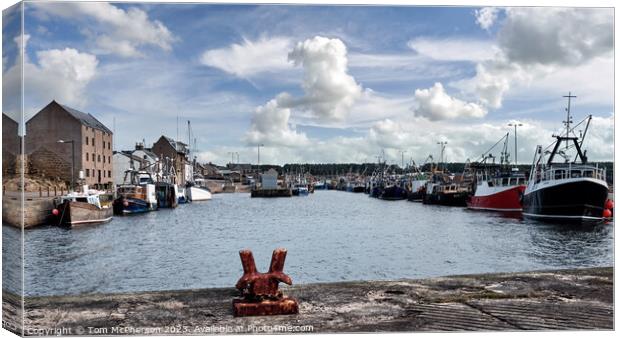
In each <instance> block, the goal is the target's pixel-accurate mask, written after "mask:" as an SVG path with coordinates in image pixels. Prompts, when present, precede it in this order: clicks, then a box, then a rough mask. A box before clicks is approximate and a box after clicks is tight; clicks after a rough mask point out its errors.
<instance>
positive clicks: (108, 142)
mask: <svg viewBox="0 0 620 338" xmlns="http://www.w3.org/2000/svg"><path fill="white" fill-rule="evenodd" d="M108 150H110V142H108Z"/></svg>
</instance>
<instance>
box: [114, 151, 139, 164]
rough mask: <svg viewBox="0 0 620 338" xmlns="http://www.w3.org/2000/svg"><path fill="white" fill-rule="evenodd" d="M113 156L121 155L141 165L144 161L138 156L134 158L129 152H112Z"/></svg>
mask: <svg viewBox="0 0 620 338" xmlns="http://www.w3.org/2000/svg"><path fill="white" fill-rule="evenodd" d="M113 153H114V155H116V154H119V155H123V156H127V157H129V158H130V159H132V160H134V161H138V162H140V163H142V162H143V161H144V159H142V158H140V156H136V155H134V154H132V153H131V150H121V151H116V150H115V151H114V152H113Z"/></svg>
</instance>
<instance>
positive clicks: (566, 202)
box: [523, 93, 609, 223]
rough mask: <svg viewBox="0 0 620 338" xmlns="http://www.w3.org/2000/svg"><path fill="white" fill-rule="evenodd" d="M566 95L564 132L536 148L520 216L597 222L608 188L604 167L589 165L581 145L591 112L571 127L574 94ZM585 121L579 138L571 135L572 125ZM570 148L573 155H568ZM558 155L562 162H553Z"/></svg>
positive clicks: (572, 131) (545, 219) (547, 219)
mask: <svg viewBox="0 0 620 338" xmlns="http://www.w3.org/2000/svg"><path fill="white" fill-rule="evenodd" d="M565 97H568V108H567V109H566V111H567V118H566V121H564V124H565V126H566V131H565V132H563V133H562V134H561V135H554V138H555V141H554V142H553V143H552V144H551V145H549V146H548V147H547V148H544V149H543V147H542V146H540V145H539V146H537V147H536V152H535V155H534V161H533V163H532V169H531V171H530V178H529V183H528V185H527V188H526V189H525V193H524V196H523V215H524V216H525V217H527V218H533V219H538V220H543V221H562V222H576V223H597V222H600V221H602V220H603V210H604V205H605V201H606V199H607V195H608V192H609V187H608V185H607V181H606V172H605V169H603V168H599V167H598V165H591V164H588V158H587V156H586V151H582V148H581V147H582V145H583V141H584V138H585V136H586V134H587V131H588V127H589V125H590V121H591V119H592V115H588V116H587V117H586V118H585V119H584V120H582V121H581V122H579V123H578V124H577V125H576V126H575V127H573V128H571V127H570V123H571V122H572V121H571V119H572V118H571V116H570V99H571V98H573V97H575V96H571V95H570V93H569V95H568V96H565ZM584 122H585V123H586V126H585V130H584V131H583V132H582V133H580V136H579V137H577V136H573V135H574V130H575V128H577V127H578V126H579V125H581V124H583V123H584ZM563 144H564V146H563ZM551 147H553V148H552V150H551V151H547V149H549V148H551ZM573 151H574V153H575V154H574V155H570V154H569V152H571V153H573ZM573 156H574V157H573ZM558 158H561V159H563V161H562V162H554V160H556V159H558Z"/></svg>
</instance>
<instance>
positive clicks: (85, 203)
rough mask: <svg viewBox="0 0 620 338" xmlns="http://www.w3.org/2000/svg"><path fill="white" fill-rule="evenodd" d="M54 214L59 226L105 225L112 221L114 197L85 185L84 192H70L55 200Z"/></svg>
mask: <svg viewBox="0 0 620 338" xmlns="http://www.w3.org/2000/svg"><path fill="white" fill-rule="evenodd" d="M52 214H53V215H54V216H56V218H57V224H58V225H66V226H70V227H74V226H78V225H83V224H98V223H105V222H108V221H110V220H111V219H112V195H111V194H108V193H105V192H103V191H98V190H92V189H88V186H86V185H85V186H84V187H83V189H82V192H70V193H69V194H67V195H64V196H62V197H59V198H57V199H55V200H54V209H53V210H52Z"/></svg>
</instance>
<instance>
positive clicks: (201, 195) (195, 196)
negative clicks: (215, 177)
mask: <svg viewBox="0 0 620 338" xmlns="http://www.w3.org/2000/svg"><path fill="white" fill-rule="evenodd" d="M185 191H186V193H187V194H188V197H189V200H190V201H192V202H194V201H208V200H210V199H212V198H213V194H211V191H209V188H207V187H200V186H197V185H192V186H189V187H187V188H186V189H185Z"/></svg>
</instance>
